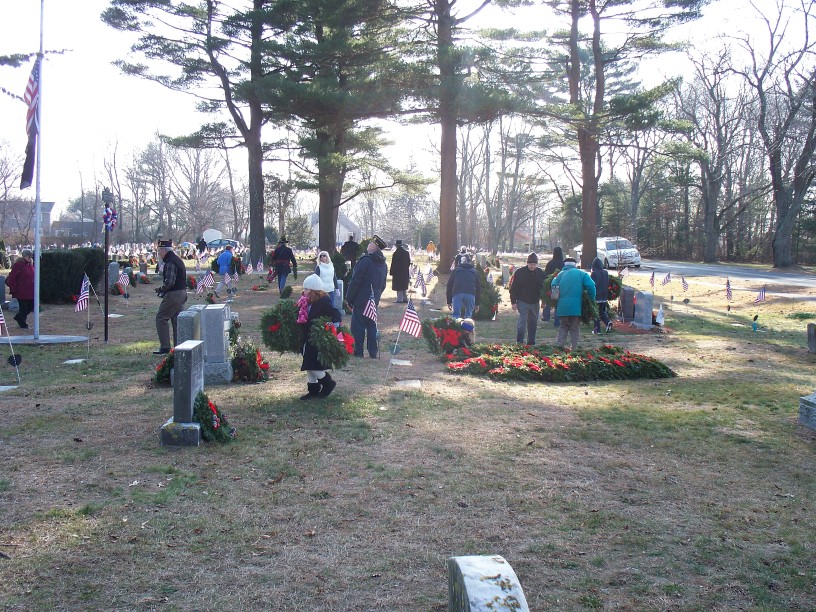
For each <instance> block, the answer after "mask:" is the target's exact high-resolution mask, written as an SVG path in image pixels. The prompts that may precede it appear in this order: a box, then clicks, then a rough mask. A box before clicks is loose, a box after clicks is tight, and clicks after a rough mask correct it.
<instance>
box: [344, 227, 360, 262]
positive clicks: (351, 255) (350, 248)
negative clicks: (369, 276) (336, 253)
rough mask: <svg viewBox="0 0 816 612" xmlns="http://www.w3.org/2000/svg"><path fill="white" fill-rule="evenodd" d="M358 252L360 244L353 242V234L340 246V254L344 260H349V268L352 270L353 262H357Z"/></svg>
mask: <svg viewBox="0 0 816 612" xmlns="http://www.w3.org/2000/svg"><path fill="white" fill-rule="evenodd" d="M359 253H360V245H359V244H358V243H357V242H355V240H354V234H351V235H350V236H349V239H348V240H346V241H345V242H344V243H343V246H341V247H340V254H341V255H342V256H343V257H345V258H346V261H350V262H351V267H350V269H351V270H354V264H356V263H357V255H358V254H359Z"/></svg>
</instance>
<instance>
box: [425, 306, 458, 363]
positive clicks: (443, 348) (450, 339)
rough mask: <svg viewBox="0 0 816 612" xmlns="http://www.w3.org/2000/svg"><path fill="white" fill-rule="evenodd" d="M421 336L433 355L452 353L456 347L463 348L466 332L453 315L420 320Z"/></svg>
mask: <svg viewBox="0 0 816 612" xmlns="http://www.w3.org/2000/svg"><path fill="white" fill-rule="evenodd" d="M422 336H423V337H424V338H425V340H427V342H428V348H429V349H430V351H431V352H432V353H433V354H434V355H439V354H441V353H444V354H445V355H453V353H454V352H455V351H456V349H460V348H465V337H466V333H465V331H464V330H463V329H462V324H461V323H459V321H458V320H456V319H454V318H453V317H449V316H445V317H440V318H438V319H425V320H424V321H423V322H422Z"/></svg>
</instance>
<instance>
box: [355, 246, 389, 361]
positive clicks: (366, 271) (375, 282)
mask: <svg viewBox="0 0 816 612" xmlns="http://www.w3.org/2000/svg"><path fill="white" fill-rule="evenodd" d="M384 248H385V242H383V241H382V239H381V238H380V237H379V236H377V235H374V236H372V238H371V241H370V242H369V243H368V246H367V247H366V254H365V255H363V256H362V257H361V258H360V260H359V261H358V262H357V265H356V266H354V274H352V276H351V282H350V283H349V288H348V292H347V293H346V301H347V302H348V303H349V305H350V306H351V308H352V312H351V335H352V336H354V356H355V357H362V356H363V343H364V342H365V341H366V335H368V338H367V342H368V344H367V347H368V355H369V357H372V358H376V357H377V354H378V349H377V321H375V320H373V319H370V318H369V317H366V316H365V315H364V314H363V313H364V311H365V308H366V304H367V303H368V300H369V297H370V296H371V293H372V292H373V293H374V303H375V304H379V303H380V296H381V295H382V292H383V291H385V281H386V278H387V277H388V266H387V265H386V263H385V256H384V255H383V254H382V250H383V249H384Z"/></svg>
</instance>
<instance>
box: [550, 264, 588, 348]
mask: <svg viewBox="0 0 816 612" xmlns="http://www.w3.org/2000/svg"><path fill="white" fill-rule="evenodd" d="M552 287H553V288H555V287H558V290H559V292H560V295H559V296H558V305H557V306H556V307H555V314H557V315H558V317H559V318H560V319H561V326H560V327H559V328H558V338H557V339H556V341H555V342H556V344H558V345H560V346H564V347H565V348H566V340H567V333H569V336H570V343H571V345H572V350H575V349H576V348H578V338H579V335H580V331H581V302H582V301H583V294H584V289H586V291H587V294H588V295H589V299H590V300H594V299H595V282H594V281H593V280H592V278H591V277H590V276H589V274H587V273H586V272H584V271H583V270H579V269H578V268H577V267H576V266H575V259H574V258H573V257H567V258H566V259H565V260H564V268H563V269H562V270H561V272H560V274H559V275H558V276H556V277H555V278H554V279H553V282H552Z"/></svg>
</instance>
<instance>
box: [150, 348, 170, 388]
mask: <svg viewBox="0 0 816 612" xmlns="http://www.w3.org/2000/svg"><path fill="white" fill-rule="evenodd" d="M174 350H175V349H170V352H169V353H167V356H166V357H165V358H164V359H162V360H161V361H160V362H159V365H157V366H156V373H155V374H153V382H155V383H156V384H157V385H169V384H170V370H172V369H173V361H174V357H173V351H174Z"/></svg>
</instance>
